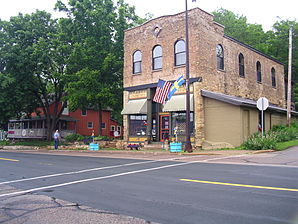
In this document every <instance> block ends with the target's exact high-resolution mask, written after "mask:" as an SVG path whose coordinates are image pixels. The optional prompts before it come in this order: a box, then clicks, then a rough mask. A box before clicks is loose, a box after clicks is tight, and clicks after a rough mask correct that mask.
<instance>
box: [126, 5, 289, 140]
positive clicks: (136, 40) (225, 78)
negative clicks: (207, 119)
mask: <svg viewBox="0 0 298 224" xmlns="http://www.w3.org/2000/svg"><path fill="white" fill-rule="evenodd" d="M184 19H185V15H184V13H179V14H176V15H171V16H163V17H159V18H156V19H153V20H150V21H148V22H147V23H145V24H143V25H141V26H137V27H134V28H132V29H129V30H126V32H125V39H124V87H132V86H137V85H144V84H150V83H157V81H158V79H159V78H161V79H164V80H174V79H176V78H178V77H179V76H180V75H181V74H183V75H185V66H174V44H175V42H176V41H177V40H179V39H184V40H185V21H184ZM156 27H158V28H159V29H160V32H159V33H158V35H155V34H154V30H155V28H156ZM218 44H221V45H222V46H223V49H224V65H225V67H224V70H222V71H219V70H218V69H217V61H216V46H217V45H218ZM156 45H161V46H162V50H163V58H162V60H163V68H162V69H161V70H157V71H153V70H152V49H153V47H154V46H156ZM136 50H140V51H141V52H142V72H141V73H139V74H133V72H132V70H133V58H132V56H133V53H134V52H135V51H136ZM189 50H190V51H189V54H190V77H191V78H194V77H202V82H199V83H195V84H193V85H194V93H195V127H196V128H195V129H196V139H198V141H196V144H198V145H200V144H201V141H202V140H203V139H204V114H203V99H202V97H201V94H200V90H201V89H206V90H210V91H214V92H220V93H224V94H229V95H234V96H240V97H243V98H249V99H253V100H257V99H258V98H259V97H261V96H265V97H266V98H268V100H269V102H270V103H272V104H276V105H278V106H280V107H285V95H284V94H285V93H284V78H283V77H284V67H283V65H282V64H280V63H279V62H277V61H276V60H272V58H270V57H268V56H265V55H263V54H262V53H260V52H258V51H256V50H254V49H252V48H251V47H249V46H246V45H245V44H242V43H240V42H239V41H236V40H234V39H233V38H229V37H227V36H225V35H224V27H223V26H222V25H220V24H218V23H216V22H214V21H213V15H211V14H209V13H207V12H205V11H203V10H201V9H199V8H195V9H192V10H190V11H189ZM240 53H242V54H243V56H244V63H245V78H242V77H240V76H239V64H238V63H239V61H238V56H239V54H240ZM257 61H259V62H260V63H261V65H262V83H258V82H257V75H256V63H257ZM271 68H274V69H275V71H276V83H277V87H276V88H273V87H272V86H271ZM126 102H128V92H127V91H124V104H125V103H126ZM126 134H127V116H124V136H126Z"/></svg>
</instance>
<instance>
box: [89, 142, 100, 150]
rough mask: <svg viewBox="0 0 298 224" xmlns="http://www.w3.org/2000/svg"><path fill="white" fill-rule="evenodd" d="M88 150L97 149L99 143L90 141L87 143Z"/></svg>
mask: <svg viewBox="0 0 298 224" xmlns="http://www.w3.org/2000/svg"><path fill="white" fill-rule="evenodd" d="M89 149H90V151H98V150H99V144H97V143H90V144H89Z"/></svg>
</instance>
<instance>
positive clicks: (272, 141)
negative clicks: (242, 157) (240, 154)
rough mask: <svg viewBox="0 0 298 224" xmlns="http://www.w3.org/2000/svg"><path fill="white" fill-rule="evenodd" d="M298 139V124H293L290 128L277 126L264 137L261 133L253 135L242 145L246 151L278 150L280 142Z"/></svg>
mask: <svg viewBox="0 0 298 224" xmlns="http://www.w3.org/2000/svg"><path fill="white" fill-rule="evenodd" d="M297 138H298V123H297V122H295V123H292V124H291V126H290V127H287V126H285V125H276V126H273V128H272V129H271V130H270V131H268V132H267V133H265V135H264V137H262V136H261V134H260V133H255V134H253V135H251V136H250V137H249V138H248V140H247V141H245V142H244V143H243V144H242V147H243V148H245V149H253V150H260V149H276V147H277V143H278V142H287V141H291V140H296V139H297Z"/></svg>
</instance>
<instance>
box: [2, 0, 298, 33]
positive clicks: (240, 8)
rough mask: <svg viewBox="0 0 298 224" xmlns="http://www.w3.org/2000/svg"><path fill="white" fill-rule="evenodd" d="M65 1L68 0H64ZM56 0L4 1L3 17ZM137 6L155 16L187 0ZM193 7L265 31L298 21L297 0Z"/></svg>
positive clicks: (203, 1)
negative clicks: (245, 21) (283, 22)
mask: <svg viewBox="0 0 298 224" xmlns="http://www.w3.org/2000/svg"><path fill="white" fill-rule="evenodd" d="M63 1H64V2H65V1H66V0H63ZM55 2H56V0H0V18H1V19H2V20H9V18H10V16H15V15H17V14H18V13H19V12H21V13H23V14H25V13H32V12H34V11H35V10H36V9H39V10H46V11H48V12H51V13H52V14H53V15H56V16H58V15H59V14H57V13H54V11H53V8H54V5H55ZM125 2H127V3H128V4H130V5H134V6H135V7H136V13H137V15H139V16H141V17H144V15H145V14H146V13H148V12H150V13H152V14H153V15H154V18H155V17H159V16H163V15H172V14H176V13H179V12H182V11H184V10H185V0H149V1H147V0H125ZM188 6H189V8H194V7H199V8H201V9H203V10H205V11H206V12H212V11H215V10H217V9H219V8H221V7H222V8H224V9H227V10H230V11H232V12H234V13H235V14H239V15H244V16H246V17H247V19H248V22H249V23H257V24H261V25H262V26H263V29H264V30H265V31H267V30H270V29H271V27H272V25H273V24H274V23H275V22H276V21H279V20H287V19H289V20H294V19H295V20H296V21H298V12H297V11H298V10H297V9H298V1H297V0H283V1H277V0H246V1H239V0H196V2H192V0H188Z"/></svg>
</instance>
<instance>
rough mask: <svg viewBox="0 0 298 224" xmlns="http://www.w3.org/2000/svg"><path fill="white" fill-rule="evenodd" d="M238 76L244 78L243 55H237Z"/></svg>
mask: <svg viewBox="0 0 298 224" xmlns="http://www.w3.org/2000/svg"><path fill="white" fill-rule="evenodd" d="M239 76H240V77H245V74H244V57H243V54H241V53H240V54H239Z"/></svg>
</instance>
